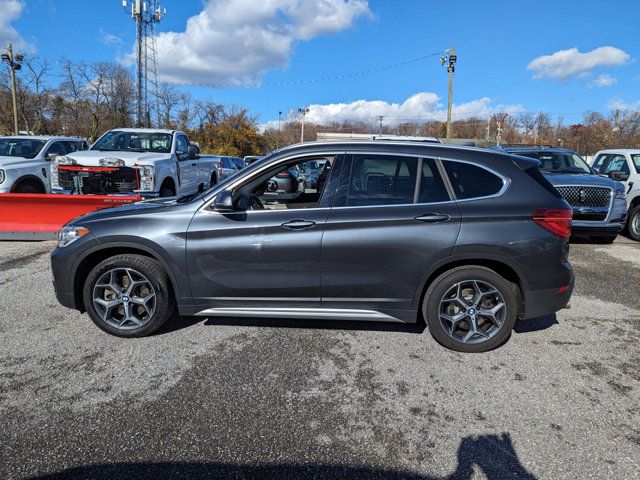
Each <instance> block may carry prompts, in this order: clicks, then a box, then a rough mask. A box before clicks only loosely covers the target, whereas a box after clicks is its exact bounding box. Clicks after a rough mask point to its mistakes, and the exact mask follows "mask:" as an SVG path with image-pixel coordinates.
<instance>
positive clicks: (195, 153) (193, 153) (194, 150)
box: [187, 145, 200, 160]
mask: <svg viewBox="0 0 640 480" xmlns="http://www.w3.org/2000/svg"><path fill="white" fill-rule="evenodd" d="M187 154H188V155H189V159H190V160H193V159H196V158H198V157H199V156H200V149H199V148H198V146H197V145H189V150H188V151H187Z"/></svg>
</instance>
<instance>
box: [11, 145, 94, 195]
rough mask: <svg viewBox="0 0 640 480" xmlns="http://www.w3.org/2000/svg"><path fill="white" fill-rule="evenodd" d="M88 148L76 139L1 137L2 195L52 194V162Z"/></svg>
mask: <svg viewBox="0 0 640 480" xmlns="http://www.w3.org/2000/svg"><path fill="white" fill-rule="evenodd" d="M87 148H88V145H87V142H86V141H85V140H82V139H81V138H75V137H51V136H31V135H17V136H15V137H0V193H49V192H50V191H51V181H50V174H49V170H50V164H51V161H52V160H53V159H54V158H56V157H57V156H58V155H66V154H68V153H72V152H76V151H78V150H86V149H87Z"/></svg>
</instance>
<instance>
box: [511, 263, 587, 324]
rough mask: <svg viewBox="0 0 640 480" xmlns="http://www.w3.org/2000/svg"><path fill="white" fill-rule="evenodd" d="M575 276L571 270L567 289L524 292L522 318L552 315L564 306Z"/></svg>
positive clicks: (570, 292) (571, 289) (567, 301)
mask: <svg viewBox="0 0 640 480" xmlns="http://www.w3.org/2000/svg"><path fill="white" fill-rule="evenodd" d="M574 283H575V277H574V275H573V272H571V277H570V280H569V283H568V286H569V287H568V289H567V290H566V291H564V292H560V289H559V288H552V289H549V290H537V291H533V292H524V312H523V315H522V318H523V319H525V320H526V319H529V318H537V317H544V316H546V315H552V314H554V313H556V312H557V311H558V310H562V309H563V308H566V306H567V304H568V303H569V299H570V298H571V294H572V293H573V286H574Z"/></svg>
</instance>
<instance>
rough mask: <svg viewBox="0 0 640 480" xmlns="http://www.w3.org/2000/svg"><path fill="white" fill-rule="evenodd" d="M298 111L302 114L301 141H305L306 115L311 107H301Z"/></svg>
mask: <svg viewBox="0 0 640 480" xmlns="http://www.w3.org/2000/svg"><path fill="white" fill-rule="evenodd" d="M298 113H300V114H301V115H302V119H301V128H300V143H304V117H305V115H306V114H307V113H309V109H308V108H306V107H303V108H299V109H298Z"/></svg>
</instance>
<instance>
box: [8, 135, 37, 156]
mask: <svg viewBox="0 0 640 480" xmlns="http://www.w3.org/2000/svg"><path fill="white" fill-rule="evenodd" d="M45 143H47V142H45V141H44V140H31V139H29V138H2V139H0V156H3V157H21V158H35V157H36V155H38V153H40V150H42V147H44V144H45Z"/></svg>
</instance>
